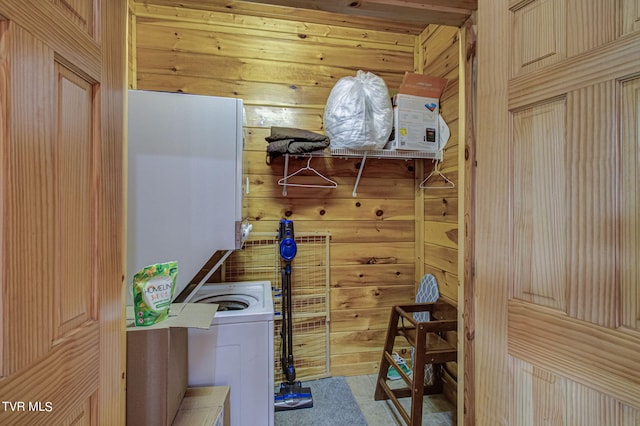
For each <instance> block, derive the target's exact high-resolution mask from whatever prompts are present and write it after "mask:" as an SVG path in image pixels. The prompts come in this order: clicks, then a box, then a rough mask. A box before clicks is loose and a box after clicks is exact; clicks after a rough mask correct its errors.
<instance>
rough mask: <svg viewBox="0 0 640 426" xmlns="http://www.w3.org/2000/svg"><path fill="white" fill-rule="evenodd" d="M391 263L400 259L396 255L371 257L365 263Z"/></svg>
mask: <svg viewBox="0 0 640 426" xmlns="http://www.w3.org/2000/svg"><path fill="white" fill-rule="evenodd" d="M389 263H398V259H397V258H395V257H370V258H369V259H367V261H366V262H365V264H367V265H376V264H389Z"/></svg>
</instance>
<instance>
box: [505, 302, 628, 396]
mask: <svg viewBox="0 0 640 426" xmlns="http://www.w3.org/2000/svg"><path fill="white" fill-rule="evenodd" d="M508 340H509V342H508V352H509V354H510V355H511V356H513V357H516V358H519V359H521V360H524V361H527V362H529V363H531V364H534V365H537V366H540V367H541V368H544V369H545V370H547V371H549V372H553V373H555V374H558V375H562V376H564V377H567V378H570V379H571V380H573V381H576V382H579V383H582V384H584V385H586V386H590V387H592V388H594V389H598V390H600V391H602V392H603V393H608V394H610V395H613V396H615V397H616V398H618V399H619V400H620V401H623V402H625V403H627V404H629V405H632V406H634V407H640V386H638V383H640V357H638V356H637V354H638V353H640V334H639V333H636V332H629V331H628V330H624V329H618V330H611V329H609V328H607V327H602V326H597V325H594V324H591V323H588V322H584V321H580V320H576V319H573V318H570V317H567V316H566V315H562V314H559V313H557V312H553V311H550V310H548V309H546V308H543V307H539V306H537V305H532V304H530V303H527V302H521V301H516V300H511V301H510V302H509V311H508Z"/></svg>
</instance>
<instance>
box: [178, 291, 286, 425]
mask: <svg viewBox="0 0 640 426" xmlns="http://www.w3.org/2000/svg"><path fill="white" fill-rule="evenodd" d="M191 301H192V302H195V303H217V304H219V305H220V308H218V312H216V314H215V317H214V318H213V322H212V323H211V327H209V329H208V330H203V329H193V328H190V329H189V386H212V385H213V386H216V385H217V386H223V385H227V386H230V388H231V394H230V408H231V425H232V426H260V425H265V426H273V413H274V383H273V362H274V359H273V357H274V355H273V298H272V294H271V282H269V281H245V282H237V283H220V284H207V285H204V286H202V288H200V290H198V291H197V292H196V294H195V295H194V296H193V298H192V299H191Z"/></svg>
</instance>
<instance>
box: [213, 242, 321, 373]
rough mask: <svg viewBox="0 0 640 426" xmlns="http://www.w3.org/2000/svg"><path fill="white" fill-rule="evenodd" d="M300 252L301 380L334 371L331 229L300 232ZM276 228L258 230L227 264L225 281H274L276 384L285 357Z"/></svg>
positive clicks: (296, 326) (296, 263)
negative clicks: (332, 351) (266, 231)
mask: <svg viewBox="0 0 640 426" xmlns="http://www.w3.org/2000/svg"><path fill="white" fill-rule="evenodd" d="M295 240H296V244H297V247H298V251H297V254H296V257H295V258H294V259H293V261H292V263H291V296H292V310H293V315H292V322H293V329H292V331H293V345H294V348H293V354H294V359H295V367H296V375H297V379H299V380H311V379H316V378H321V377H328V376H330V375H331V372H330V362H329V234H326V233H296V236H295ZM281 268H282V264H281V260H280V253H279V250H278V240H277V234H276V233H254V234H252V235H251V236H250V238H249V240H248V241H246V242H245V245H244V248H243V249H242V250H239V251H236V252H234V253H232V254H231V256H230V257H229V258H228V259H227V260H226V262H225V264H224V266H223V276H224V280H225V281H227V282H233V281H255V280H268V281H271V287H272V291H273V303H274V311H275V321H274V348H275V356H274V359H275V365H274V371H275V377H274V380H275V382H276V383H279V382H280V381H281V380H283V378H284V377H283V375H282V365H281V362H280V354H281V341H282V340H281V338H280V333H281V330H282V291H281V290H282V275H281Z"/></svg>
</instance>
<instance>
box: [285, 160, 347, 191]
mask: <svg viewBox="0 0 640 426" xmlns="http://www.w3.org/2000/svg"><path fill="white" fill-rule="evenodd" d="M311 158H312V157H309V160H307V165H306V166H305V167H303V168H301V169H300V170H296V171H295V172H293V173H291V174H289V175H287V176H285V177H283V178H282V179H280V180H279V181H278V185H280V186H284V187H287V186H299V187H302V188H337V187H338V184H337V183H336V182H335V181H332V180H331V179H329V178H328V177H326V176H324V175H323V174H322V173H320V172H319V171H317V170H316V169H314V168H313V167H311V166H310V163H311ZM304 171H310V172H313V173H315V174H316V176H318V177H319V178H321V179H323V180H324V181H325V182H326V184H322V185H320V184H311V183H290V182H288V180H289V179H290V178H292V177H294V176H295V175H297V174H298V173H300V172H304Z"/></svg>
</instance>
